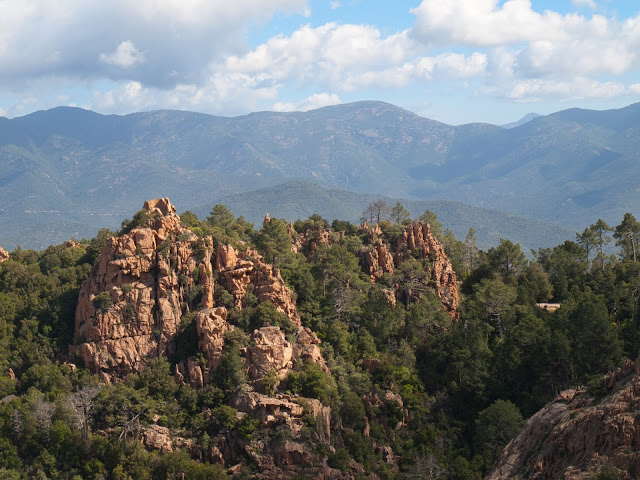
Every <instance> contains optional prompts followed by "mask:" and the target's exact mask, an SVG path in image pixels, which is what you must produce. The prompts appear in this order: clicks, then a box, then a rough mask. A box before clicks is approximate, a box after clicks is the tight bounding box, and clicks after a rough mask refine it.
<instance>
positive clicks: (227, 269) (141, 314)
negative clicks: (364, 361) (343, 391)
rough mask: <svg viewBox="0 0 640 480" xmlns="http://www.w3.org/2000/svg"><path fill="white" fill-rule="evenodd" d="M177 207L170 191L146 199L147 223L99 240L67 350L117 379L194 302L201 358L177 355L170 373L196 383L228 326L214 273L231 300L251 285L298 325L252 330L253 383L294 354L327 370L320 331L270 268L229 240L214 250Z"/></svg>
mask: <svg viewBox="0 0 640 480" xmlns="http://www.w3.org/2000/svg"><path fill="white" fill-rule="evenodd" d="M175 210H176V209H175V207H174V206H173V205H171V203H170V202H169V200H168V199H159V200H152V201H148V202H145V206H144V211H145V213H146V214H147V216H148V221H147V224H146V225H140V226H138V227H137V228H134V229H132V230H131V231H129V232H128V233H125V234H123V235H121V236H119V237H113V238H110V239H108V240H107V245H106V246H105V247H104V249H103V251H102V252H101V254H100V257H99V259H98V261H97V263H96V265H95V266H94V267H93V269H92V271H91V274H90V275H89V278H88V279H87V280H86V281H85V282H84V283H83V285H82V288H81V290H80V295H79V301H78V306H77V309H76V319H75V335H74V346H72V347H71V348H70V350H71V353H72V355H76V356H78V357H80V358H81V359H82V360H83V362H84V364H85V365H86V366H87V367H88V368H90V369H91V370H92V371H94V372H98V373H100V375H101V376H102V378H103V379H104V380H105V381H110V380H111V378H112V377H114V376H115V378H122V377H123V376H124V375H126V374H128V373H131V372H137V371H139V370H141V369H142V368H144V367H145V366H146V365H147V364H148V363H149V361H150V360H151V359H153V358H156V357H158V356H167V355H170V354H171V353H173V350H174V348H175V345H174V344H175V335H176V334H177V333H178V331H179V328H180V323H181V321H182V319H183V317H184V315H185V314H187V313H190V312H192V311H194V310H195V315H194V316H193V320H192V321H193V322H194V324H195V331H196V334H197V338H198V349H199V350H200V351H201V352H202V353H203V354H204V359H205V360H206V362H205V363H203V362H202V361H200V362H196V361H195V360H194V359H193V358H190V359H185V360H183V361H181V362H180V363H178V365H177V368H176V377H177V378H178V380H180V381H183V382H188V383H190V384H191V385H193V386H196V387H200V386H203V385H204V384H206V383H208V382H209V380H210V378H211V375H212V372H213V371H214V370H215V369H216V368H217V367H218V366H219V364H220V361H221V358H222V353H223V348H224V334H225V333H226V332H227V331H228V330H229V329H231V328H233V327H232V326H230V325H229V323H228V322H227V310H226V309H225V308H222V307H218V308H214V307H215V306H214V300H213V298H214V284H215V280H216V279H217V280H219V281H220V282H221V283H222V284H223V286H224V287H225V288H226V289H227V290H228V291H229V292H230V293H231V294H232V295H233V298H234V302H235V305H236V307H237V308H240V309H241V308H242V306H243V300H244V297H245V296H246V295H247V292H249V291H251V292H252V294H253V295H254V296H255V297H257V299H258V301H259V302H271V303H273V304H274V305H275V307H276V309H277V310H278V311H280V312H281V313H283V314H285V315H287V316H288V317H289V319H291V321H292V323H293V325H294V326H295V327H296V328H297V333H296V334H295V339H294V341H292V342H289V341H288V340H286V339H285V336H284V332H282V331H280V329H279V328H278V327H263V328H261V329H258V330H256V331H255V332H254V333H253V335H252V345H251V347H250V348H249V349H247V351H245V361H246V364H247V365H246V368H247V372H248V373H249V377H250V379H251V380H252V381H255V384H256V385H258V384H259V383H260V380H261V379H262V378H263V377H264V376H265V375H266V374H269V373H271V372H272V371H275V372H276V373H277V376H278V378H284V376H286V374H287V373H288V372H289V370H290V369H291V367H292V365H293V363H294V362H295V361H296V360H298V359H303V360H304V359H310V360H312V361H314V362H317V363H318V364H319V365H320V366H321V367H322V368H323V369H324V370H325V371H327V372H328V368H327V366H326V363H325V361H324V359H323V357H322V354H321V352H320V349H319V347H318V345H319V344H320V340H319V339H318V337H317V336H316V335H315V334H314V333H313V332H312V331H311V330H309V329H305V328H303V327H302V326H301V322H300V316H299V315H298V312H297V309H296V304H295V300H294V295H293V292H292V291H291V290H290V289H289V287H287V285H286V284H285V282H284V280H283V279H282V277H281V275H280V272H279V271H278V269H277V268H275V267H273V266H272V265H270V264H268V263H266V262H265V260H264V258H263V257H262V256H261V255H259V254H258V252H256V251H255V250H252V249H245V250H244V251H242V252H237V251H236V250H235V249H234V248H233V247H232V246H231V245H223V244H220V245H218V247H217V249H216V252H215V257H213V241H212V239H211V238H210V237H206V238H204V239H201V238H198V237H197V236H196V235H194V234H193V233H192V232H191V231H189V230H188V229H187V228H186V227H184V226H182V224H181V222H180V217H179V216H178V215H176V214H175ZM213 258H215V261H214V262H213V263H212V259H213ZM192 315H193V314H192Z"/></svg>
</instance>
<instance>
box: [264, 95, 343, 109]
mask: <svg viewBox="0 0 640 480" xmlns="http://www.w3.org/2000/svg"><path fill="white" fill-rule="evenodd" d="M340 103H342V100H340V97H339V96H338V95H336V94H335V93H325V92H323V93H314V94H313V95H311V96H309V97H307V98H305V99H303V100H301V101H299V102H276V103H274V104H273V110H274V111H276V112H306V111H307V110H314V109H316V108H322V107H328V106H330V105H338V104H340Z"/></svg>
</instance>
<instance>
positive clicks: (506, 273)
mask: <svg viewBox="0 0 640 480" xmlns="http://www.w3.org/2000/svg"><path fill="white" fill-rule="evenodd" d="M487 260H488V262H489V266H490V267H491V268H492V269H493V270H494V271H496V272H498V273H499V274H500V275H501V276H502V279H503V280H504V281H505V282H507V283H509V282H510V283H513V282H514V281H515V279H516V277H517V276H518V275H519V274H520V273H521V272H522V270H523V269H524V267H526V265H527V259H526V257H525V256H524V253H523V252H522V250H521V249H520V244H519V243H516V244H514V243H513V242H511V241H510V240H505V239H504V238H501V239H500V245H498V246H497V247H491V248H490V249H489V250H488V251H487Z"/></svg>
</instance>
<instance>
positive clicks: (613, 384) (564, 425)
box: [487, 360, 640, 480]
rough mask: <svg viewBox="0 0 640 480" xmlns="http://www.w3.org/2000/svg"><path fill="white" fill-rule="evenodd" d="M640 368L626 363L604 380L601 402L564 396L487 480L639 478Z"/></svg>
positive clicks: (535, 420) (572, 393)
mask: <svg viewBox="0 0 640 480" xmlns="http://www.w3.org/2000/svg"><path fill="white" fill-rule="evenodd" d="M639 366H640V363H639V362H638V360H636V362H635V364H634V362H632V361H627V362H626V363H625V364H624V365H623V366H622V367H620V368H618V369H617V370H616V371H614V372H612V373H610V374H608V375H607V376H605V378H604V382H603V389H604V390H605V391H606V392H607V394H606V395H605V396H604V397H603V398H594V397H593V396H591V395H589V394H588V393H587V391H586V390H585V389H584V388H576V389H570V390H566V391H563V392H562V393H560V394H559V395H558V396H557V397H556V398H555V399H554V400H553V401H552V402H551V403H549V404H547V405H546V406H545V407H544V408H543V409H542V410H540V411H539V412H537V413H536V414H535V415H533V416H532V417H531V418H530V419H529V420H528V421H527V423H526V425H525V426H524V428H523V429H522V430H521V432H520V433H519V434H518V436H517V437H516V438H514V439H513V440H512V441H511V442H510V443H509V444H508V445H507V446H506V448H505V449H504V451H503V452H502V455H501V456H500V458H499V460H498V463H497V465H496V466H495V467H494V469H493V471H492V472H491V474H490V475H489V476H488V477H487V480H507V479H518V478H520V479H525V478H527V479H537V480H543V479H549V480H551V479H565V480H586V479H591V478H596V475H597V474H599V473H602V472H604V471H607V472H610V473H611V475H617V476H616V477H614V476H607V477H606V478H619V479H625V480H630V479H634V478H639V476H640V455H639V454H638V449H639V447H640V411H638V405H639V404H640V377H639V373H640V369H639ZM603 478H604V477H603Z"/></svg>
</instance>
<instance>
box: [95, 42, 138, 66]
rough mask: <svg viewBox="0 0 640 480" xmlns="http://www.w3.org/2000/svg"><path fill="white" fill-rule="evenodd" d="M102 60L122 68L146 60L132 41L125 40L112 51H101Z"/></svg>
mask: <svg viewBox="0 0 640 480" xmlns="http://www.w3.org/2000/svg"><path fill="white" fill-rule="evenodd" d="M99 58H100V61H101V62H103V63H108V64H110V65H115V66H116V67H120V68H130V67H133V66H134V65H136V64H138V63H142V62H144V55H143V54H142V52H139V51H138V50H137V49H136V47H135V46H134V45H133V43H132V42H130V41H129V40H125V41H124V42H122V43H121V44H120V45H118V48H116V50H115V51H114V52H112V53H101V54H100V57H99Z"/></svg>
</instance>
